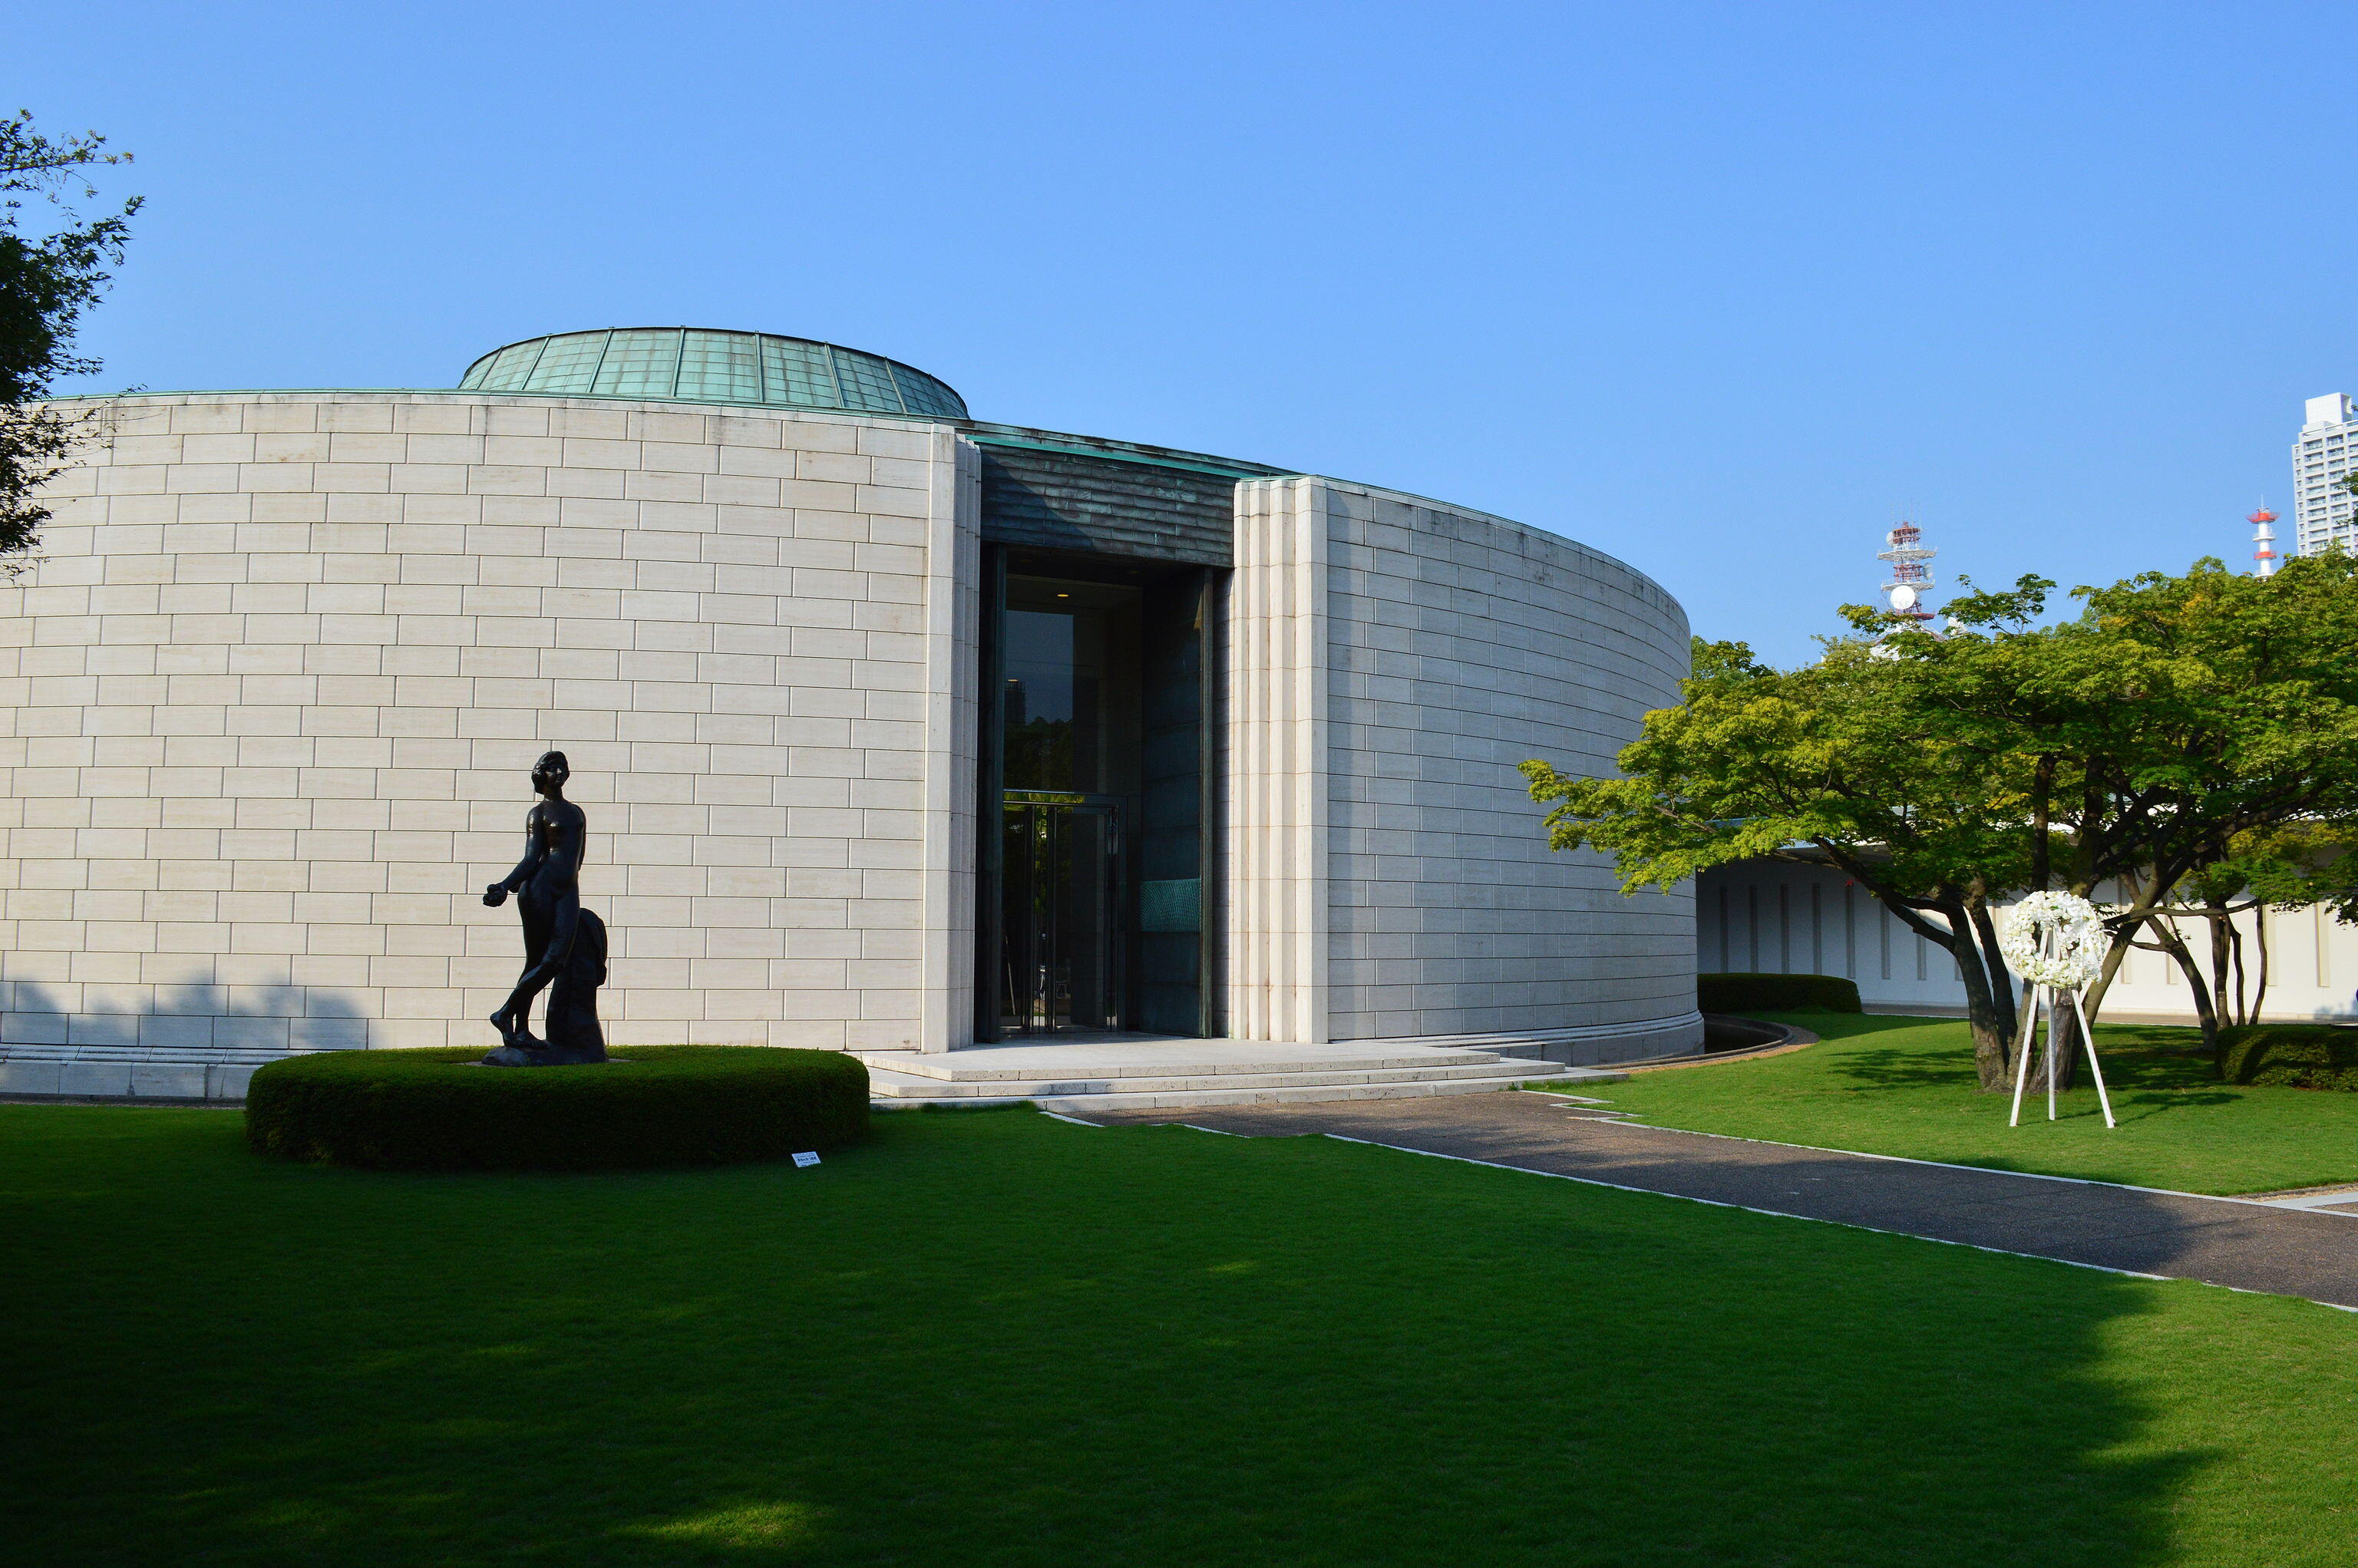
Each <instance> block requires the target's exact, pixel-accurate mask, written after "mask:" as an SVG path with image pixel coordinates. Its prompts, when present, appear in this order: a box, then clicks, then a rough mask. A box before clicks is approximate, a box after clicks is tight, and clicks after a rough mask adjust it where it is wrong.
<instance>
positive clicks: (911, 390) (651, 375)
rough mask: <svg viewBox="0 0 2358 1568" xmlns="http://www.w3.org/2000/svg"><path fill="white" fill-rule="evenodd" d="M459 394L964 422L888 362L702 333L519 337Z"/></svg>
mask: <svg viewBox="0 0 2358 1568" xmlns="http://www.w3.org/2000/svg"><path fill="white" fill-rule="evenodd" d="M459 390H460V391H461V392H524V393H542V394H547V395H558V396H562V395H568V394H569V395H575V396H594V397H642V398H651V399H654V400H658V401H660V400H663V399H687V400H690V401H693V402H698V403H730V404H739V405H742V406H746V407H751V408H825V409H836V410H840V411H842V412H845V413H851V414H901V415H909V416H915V417H917V418H933V419H967V418H971V417H972V416H971V415H969V414H968V412H967V406H966V399H964V398H963V397H960V396H959V395H957V391H956V389H955V388H953V387H951V386H950V385H949V384H946V383H945V382H943V381H941V380H939V379H937V378H936V377H934V376H930V375H927V374H926V373H925V372H924V371H921V370H919V369H917V368H916V367H915V366H914V365H905V364H903V363H902V362H900V361H898V360H891V359H886V358H885V357H884V356H883V355H882V354H871V353H869V352H867V351H864V350H860V349H847V348H845V347H843V346H842V345H841V344H838V343H828V342H822V341H819V340H817V339H816V338H790V337H786V336H784V335H783V334H780V333H775V332H736V331H727V330H719V329H715V328H708V327H600V328H597V329H595V330H590V331H583V332H552V333H546V334H544V335H542V336H540V337H536V338H525V339H523V340H521V341H517V342H514V343H508V344H506V345H504V346H503V347H500V348H496V349H493V350H492V351H491V352H490V353H487V354H485V355H483V356H482V357H481V359H478V360H477V361H476V362H474V363H473V364H471V365H469V366H468V367H467V373H466V374H465V375H464V376H462V377H460V381H459Z"/></svg>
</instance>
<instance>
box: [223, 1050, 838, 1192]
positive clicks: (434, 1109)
mask: <svg viewBox="0 0 2358 1568" xmlns="http://www.w3.org/2000/svg"><path fill="white" fill-rule="evenodd" d="M481 1055H482V1053H481V1051H476V1050H410V1051H404V1050H386V1051H330V1052H323V1053H321V1054H317V1055H309V1056H290V1057H287V1058H286V1059H285V1060H283V1061H277V1062H273V1063H271V1064H269V1065H267V1066H265V1067H263V1068H261V1069H260V1070H259V1071H257V1072H256V1073H255V1074H254V1082H253V1084H252V1086H251V1087H248V1088H247V1090H246V1096H245V1137H246V1141H247V1142H248V1143H250V1144H251V1145H253V1147H254V1150H255V1151H256V1152H260V1153H263V1154H268V1155H272V1156H275V1157H276V1158H278V1159H283V1160H310V1161H319V1162H325V1163H329V1164H336V1165H359V1166H365V1167H368V1168H371V1169H375V1170H387V1171H611V1170H628V1169H644V1168H647V1167H651V1166H661V1165H727V1164H734V1163H736V1162H740V1161H744V1160H782V1159H784V1158H785V1157H786V1156H787V1155H789V1154H792V1153H795V1152H797V1151H800V1150H819V1149H829V1148H835V1147H838V1146H839V1145H842V1144H845V1143H849V1142H851V1141H854V1140H856V1139H858V1138H860V1137H861V1136H863V1135H864V1134H865V1133H866V1132H867V1130H868V1069H867V1068H866V1067H865V1066H863V1065H861V1064H860V1062H859V1061H858V1060H857V1059H856V1058H853V1057H850V1056H847V1055H844V1054H841V1053H840V1052H836V1051H785V1050H778V1049H774V1048H772V1047H768V1046H739V1045H664V1046H639V1047H633V1048H632V1049H631V1050H630V1051H629V1052H628V1053H627V1054H626V1055H625V1056H623V1057H618V1058H617V1059H615V1060H614V1061H611V1062H606V1063H601V1064H598V1065H581V1066H569V1067H485V1066H479V1065H473V1064H474V1063H475V1062H476V1060H477V1059H478V1058H480V1057H481Z"/></svg>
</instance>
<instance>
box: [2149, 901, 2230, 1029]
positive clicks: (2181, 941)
mask: <svg viewBox="0 0 2358 1568" xmlns="http://www.w3.org/2000/svg"><path fill="white" fill-rule="evenodd" d="M2146 928H2147V930H2149V931H2151V932H2152V933H2153V935H2154V938H2155V941H2156V943H2157V944H2158V946H2160V948H2161V950H2162V951H2163V952H2165V953H2167V954H2169V956H2170V957H2172V958H2175V959H2177V960H2178V968H2179V970H2180V973H2182V974H2184V975H2185V977H2186V987H2187V989H2188V990H2190V991H2191V992H2192V993H2193V994H2194V1017H2195V1021H2196V1022H2198V1023H2200V1024H2201V1026H2202V1048H2203V1049H2204V1050H2205V1051H2208V1052H2210V1053H2212V1054H2214V1055H2215V1054H2218V1050H2219V1015H2218V1013H2217V1012H2216V1011H2212V1006H2211V981H2210V977H2209V976H2207V975H2205V974H2203V972H2202V966H2201V965H2200V964H2198V963H2196V962H2195V961H2194V954H2193V951H2192V950H2191V949H2190V948H2189V947H2188V946H2186V938H2185V937H2183V936H2181V935H2179V934H2178V928H2177V927H2176V926H2175V925H2170V924H2169V922H2168V921H2166V920H2164V919H2162V918H2161V917H2160V916H2158V915H2154V916H2150V917H2148V918H2147V922H2146Z"/></svg>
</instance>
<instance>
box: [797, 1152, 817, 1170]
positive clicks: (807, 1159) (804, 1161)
mask: <svg viewBox="0 0 2358 1568" xmlns="http://www.w3.org/2000/svg"><path fill="white" fill-rule="evenodd" d="M817 1163H818V1156H817V1155H816V1154H797V1155H795V1170H797V1171H806V1170H808V1169H809V1168H810V1167H812V1166H813V1165H816V1164H817Z"/></svg>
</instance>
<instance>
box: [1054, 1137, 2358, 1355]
mask: <svg viewBox="0 0 2358 1568" xmlns="http://www.w3.org/2000/svg"><path fill="white" fill-rule="evenodd" d="M1088 1119H1089V1120H1091V1121H1095V1122H1100V1123H1105V1124H1141V1123H1147V1122H1184V1123H1187V1124H1189V1125H1192V1126H1195V1127H1205V1128H1211V1129H1213V1130H1217V1131H1222V1132H1236V1133H1241V1134H1244V1135H1245V1136H1247V1137H1254V1138H1273V1137H1287V1136H1293V1135H1299V1134H1303V1133H1314V1132H1316V1133H1328V1134H1331V1135H1333V1136H1335V1137H1338V1138H1352V1139H1357V1140H1360V1141H1366V1142H1370V1143H1381V1144H1386V1145H1389V1146H1390V1147H1393V1148H1398V1149H1410V1150H1415V1151H1418V1152H1423V1153H1429V1154H1445V1155H1451V1156H1454V1157H1455V1158H1458V1159H1464V1160H1480V1161H1485V1162H1489V1163H1492V1164H1498V1165H1508V1166H1512V1167H1514V1168H1516V1169H1518V1170H1525V1171H1543V1172H1548V1173H1553V1174H1556V1175H1562V1176H1574V1177H1577V1178H1579V1179H1580V1180H1582V1181H1588V1182H1597V1183H1602V1184H1607V1185H1612V1186H1619V1187H1632V1188H1637V1189H1639V1190H1640V1191H1644V1192H1653V1193H1668V1194H1671V1195H1674V1196H1678V1197H1687V1198H1700V1199H1704V1200H1705V1201H1707V1202H1711V1203H1722V1204H1734V1205H1737V1206H1741V1207H1745V1208H1751V1209H1759V1210H1763V1211H1765V1212H1768V1213H1770V1214H1784V1215H1796V1216H1800V1217H1804V1218H1809V1219H1825V1220H1833V1221H1836V1222H1838V1223H1840V1224H1844V1225H1857V1226H1865V1227H1870V1228H1872V1229H1876V1230H1892V1231H1899V1232H1902V1233H1905V1234H1907V1235H1909V1236H1923V1237H1930V1238H1933V1239H1935V1240H1941V1241H1959V1242H1964V1243H1966V1244H1968V1245H1970V1246H1974V1247H1987V1248H1994V1249H1997V1250H2000V1251H2006V1252H2022V1253H2028V1254H2030V1255H2032V1256H2034V1257H2039V1258H2055V1259H2061V1260H2064V1261H2066V1262H2071V1263H2086V1264H2092V1265H2093V1266H2095V1267H2098V1268H2104V1269H2118V1270H2123V1271H2128V1272H2131V1273H2138V1274H2152V1275H2159V1276H2163V1277H2167V1278H2170V1279H2183V1280H2201V1281H2205V1282H2207V1283H2210V1284H2214V1285H2232V1286H2234V1287H2235V1288H2237V1289H2239V1290H2246V1291H2266V1292H2271V1293H2274V1294H2277V1295H2288V1296H2306V1297H2308V1298H2309V1300H2311V1301H2317V1302H2323V1303H2327V1304H2329V1305H2332V1306H2340V1307H2347V1308H2350V1309H2352V1310H2353V1311H2358V1218H2353V1217H2352V1216H2349V1215H2345V1214H2333V1213H2320V1212H2315V1211H2312V1210H2308V1209H2301V1208H2286V1207H2279V1206H2270V1205H2266V1204H2260V1203H2255V1202H2251V1201H2247V1200H2243V1199H2236V1198H2206V1197H2198V1196H2195V1195H2191V1194H2188V1193H2165V1192H2154V1191H2150V1190H2147V1189H2145V1188H2140V1187H2117V1186H2107V1185H2104V1184H2099V1183H2093V1182H2076V1181H2069V1180H2064V1179H2061V1178H2057V1177H2047V1176H2027V1175H2017V1174H2016V1173H2012V1172H2006V1171H1981V1170H1972V1169H1967V1168H1963V1167H1960V1166H1955V1165H1933V1164H1926V1163H1922V1162H1917V1161H1911V1160H1894V1159H1886V1158H1881V1157H1878V1156H1875V1155H1870V1154H1844V1153H1839V1152H1834V1151H1833V1150H1826V1149H1804V1148H1797V1147H1794V1146H1793V1145H1790V1144H1783V1143H1757V1142H1752V1141H1747V1140H1745V1139H1739V1138H1721V1137H1715V1136H1714V1135H1712V1134H1709V1133H1702V1132H1676V1131H1672V1130H1669V1129H1666V1128H1658V1127H1643V1126H1637V1125H1633V1124H1630V1123H1628V1122H1623V1121H1618V1120H1616V1119H1611V1118H1610V1117H1609V1116H1602V1115H1599V1114H1598V1112H1597V1111H1596V1109H1595V1108H1594V1107H1589V1106H1584V1105H1581V1104H1579V1103H1578V1102H1575V1101H1571V1100H1567V1099H1563V1098H1557V1097H1554V1096H1550V1095H1535V1094H1517V1093H1499V1094H1483V1095H1467V1096H1462V1097H1455V1098H1446V1099H1421V1100H1375V1101H1365V1100H1361V1101H1349V1100H1347V1101H1341V1102H1336V1103H1331V1104H1315V1105H1272V1106H1249V1107H1248V1106H1222V1107H1219V1108H1204V1109H1196V1110H1188V1111H1164V1112H1141V1113H1138V1114H1134V1115H1125V1116H1104V1115H1098V1116H1091V1117H1089V1118H1088Z"/></svg>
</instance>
